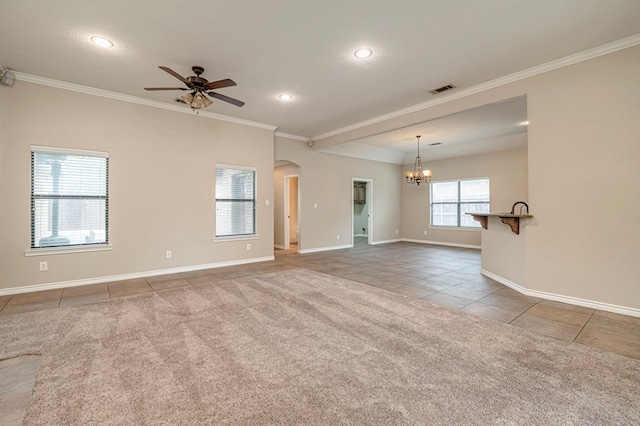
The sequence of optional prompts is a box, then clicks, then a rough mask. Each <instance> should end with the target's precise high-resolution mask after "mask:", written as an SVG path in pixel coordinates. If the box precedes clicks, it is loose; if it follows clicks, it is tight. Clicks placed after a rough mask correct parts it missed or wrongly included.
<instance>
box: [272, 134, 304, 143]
mask: <svg viewBox="0 0 640 426" xmlns="http://www.w3.org/2000/svg"><path fill="white" fill-rule="evenodd" d="M275 135H276V136H279V137H281V138H287V139H293V140H295V141H302V142H308V141H309V138H306V137H304V136H299V135H294V134H292V133H285V132H275Z"/></svg>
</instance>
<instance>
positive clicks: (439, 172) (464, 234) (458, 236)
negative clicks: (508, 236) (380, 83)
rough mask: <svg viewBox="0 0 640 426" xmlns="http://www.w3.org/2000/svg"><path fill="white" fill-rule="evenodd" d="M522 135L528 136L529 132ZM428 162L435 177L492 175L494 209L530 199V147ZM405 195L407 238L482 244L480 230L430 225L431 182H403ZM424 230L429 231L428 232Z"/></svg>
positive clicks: (403, 215)
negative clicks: (419, 183)
mask: <svg viewBox="0 0 640 426" xmlns="http://www.w3.org/2000/svg"><path fill="white" fill-rule="evenodd" d="M518 137H519V138H526V133H523V134H521V135H518ZM426 155H428V151H427V154H426ZM427 158H428V157H427ZM426 165H427V166H428V167H429V168H430V169H431V170H432V171H433V180H434V181H446V180H456V179H473V178H489V179H490V185H491V189H490V190H491V194H490V195H491V211H492V212H504V211H509V210H511V206H512V205H513V203H514V202H515V201H520V200H522V201H527V150H526V148H525V149H516V150H510V151H500V152H492V153H489V154H481V155H471V156H468V157H458V158H451V159H446V160H439V161H429V162H427V163H426ZM412 167H413V165H412V164H408V165H405V166H404V169H405V170H409V169H411V168H412ZM402 199H403V203H402V223H403V229H404V233H403V235H402V237H403V238H405V239H409V240H421V241H422V240H424V241H430V242H434V243H445V244H461V245H470V246H480V244H481V240H482V237H481V235H482V234H481V232H480V230H467V229H454V230H450V229H442V228H440V229H439V228H437V227H436V228H431V227H429V224H430V223H431V220H430V214H431V209H430V207H429V199H430V194H429V185H424V186H423V185H420V186H419V187H418V186H417V185H408V184H405V185H402ZM424 231H427V235H424Z"/></svg>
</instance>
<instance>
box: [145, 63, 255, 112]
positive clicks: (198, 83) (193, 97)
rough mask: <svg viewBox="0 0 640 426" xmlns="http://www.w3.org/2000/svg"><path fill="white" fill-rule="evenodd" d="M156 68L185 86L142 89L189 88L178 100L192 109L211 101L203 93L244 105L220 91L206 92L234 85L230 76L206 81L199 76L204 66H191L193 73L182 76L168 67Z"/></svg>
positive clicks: (201, 106) (233, 103)
mask: <svg viewBox="0 0 640 426" xmlns="http://www.w3.org/2000/svg"><path fill="white" fill-rule="evenodd" d="M158 68H160V69H161V70H162V71H165V72H167V73H169V74H171V75H172V76H174V77H175V78H177V79H178V80H180V81H182V82H183V83H184V84H185V85H186V86H187V87H145V88H144V90H190V92H189V93H187V94H186V95H183V96H181V97H180V99H179V102H183V103H185V104H187V105H189V106H190V107H191V108H193V109H200V108H203V107H204V108H206V107H208V106H209V105H211V104H212V103H213V102H211V100H210V99H209V98H207V97H206V96H205V94H207V95H209V96H211V97H212V98H216V99H220V100H221V101H225V102H229V103H230V104H232V105H235V106H238V107H241V106H243V105H244V102H242V101H239V100H237V99H233V98H230V97H229V96H225V95H221V94H220V93H216V92H207V90H213V89H221V88H223V87H230V86H235V85H236V82H235V81H233V80H231V79H230V78H225V79H224V80H218V81H207V79H206V78H204V77H200V75H201V74H202V73H204V68H202V67H199V66H193V67H191V69H192V70H193V73H194V74H195V75H192V76H190V77H183V76H181V75H180V74H178V73H177V72H175V71H174V70H172V69H171V68H168V67H163V66H160V67H158Z"/></svg>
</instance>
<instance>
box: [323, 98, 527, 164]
mask: <svg viewBox="0 0 640 426" xmlns="http://www.w3.org/2000/svg"><path fill="white" fill-rule="evenodd" d="M526 120H527V99H526V97H524V96H521V97H517V98H513V99H507V100H505V101H502V102H496V103H494V104H490V105H485V106H482V107H478V108H473V109H470V110H467V111H463V112H459V113H457V114H452V115H448V116H445V117H440V118H437V119H435V120H430V121H426V122H424V123H418V124H415V125H412V126H409V127H405V128H400V129H396V130H393V131H390V132H385V133H380V134H378V135H374V136H370V137H367V138H362V139H356V140H353V141H350V142H348V143H343V144H339V145H332V146H329V147H326V148H320V149H319V151H322V152H327V153H331V154H339V155H346V156H349V157H358V158H366V159H369V160H376V161H384V162H388V163H395V164H408V163H413V161H414V160H415V158H416V151H417V148H418V144H417V138H416V136H417V135H420V153H421V156H422V158H423V161H433V160H442V159H445V158H453V157H460V156H464V155H473V154H482V153H487V152H495V151H505V150H508V149H517V148H523V147H525V146H526V145H527V126H526V125H524V122H525V121H526ZM433 143H439V144H440V145H437V146H432V145H430V144H433Z"/></svg>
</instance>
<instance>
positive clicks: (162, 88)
mask: <svg viewBox="0 0 640 426" xmlns="http://www.w3.org/2000/svg"><path fill="white" fill-rule="evenodd" d="M144 90H189V89H187V88H186V87H145V88H144Z"/></svg>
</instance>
